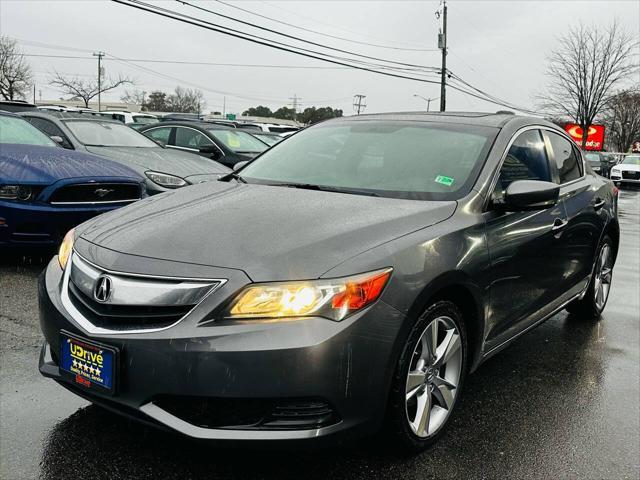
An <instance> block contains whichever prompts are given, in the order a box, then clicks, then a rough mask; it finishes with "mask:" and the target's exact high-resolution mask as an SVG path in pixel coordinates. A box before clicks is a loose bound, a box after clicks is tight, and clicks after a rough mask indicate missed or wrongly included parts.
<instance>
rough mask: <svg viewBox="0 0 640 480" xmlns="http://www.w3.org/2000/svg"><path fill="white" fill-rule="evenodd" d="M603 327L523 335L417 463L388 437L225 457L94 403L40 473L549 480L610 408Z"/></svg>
mask: <svg viewBox="0 0 640 480" xmlns="http://www.w3.org/2000/svg"><path fill="white" fill-rule="evenodd" d="M603 328H604V327H603V325H602V324H601V323H597V322H594V321H587V320H584V321H583V320H581V319H577V318H574V317H572V316H567V315H566V314H564V313H561V314H558V315H557V316H556V317H555V318H553V319H552V320H550V321H549V322H547V323H546V324H545V325H543V326H542V327H540V328H538V329H536V330H534V331H532V332H530V333H528V334H526V335H525V336H523V337H522V338H521V339H520V340H519V341H518V342H516V343H515V344H514V345H513V346H511V347H510V348H509V349H507V350H505V351H504V352H502V353H500V354H498V355H497V356H496V357H494V358H493V359H491V360H489V361H488V362H487V363H485V364H484V365H483V366H481V367H480V369H479V370H478V371H477V372H476V373H474V374H472V375H471V376H469V377H468V380H467V385H466V388H465V392H464V394H463V395H462V397H461V399H460V402H461V403H460V405H459V406H460V408H459V410H458V412H457V415H456V416H455V417H454V418H453V419H452V423H451V425H450V428H449V430H448V431H447V432H446V433H445V435H444V436H443V437H442V438H441V440H440V441H439V442H438V443H437V444H436V445H435V446H434V447H433V448H431V449H430V450H428V451H426V452H424V453H422V454H419V455H416V456H408V455H405V454H402V453H400V452H399V451H398V450H397V449H394V445H389V443H388V440H386V439H385V437H384V436H383V435H378V436H375V437H372V438H368V439H364V440H360V441H358V442H356V443H352V444H349V445H342V446H335V447H331V448H322V449H320V448H313V449H305V450H298V449H297V450H290V449H289V450H284V449H281V448H278V449H273V448H269V449H266V448H254V447H251V448H250V447H249V446H246V445H242V446H239V447H233V448H228V447H224V446H220V445H219V444H210V443H203V442H197V441H193V440H190V439H188V438H185V437H182V436H179V435H176V434H172V433H168V432H165V431H160V430H156V429H154V428H150V427H146V426H142V425H139V424H137V423H135V422H132V421H130V420H127V419H125V418H122V417H120V416H118V415H116V414H113V413H111V412H108V411H106V410H103V409H102V408H100V407H97V406H93V405H92V406H89V407H86V408H83V409H80V410H78V411H77V412H75V413H74V414H73V415H71V416H69V417H68V418H66V419H64V420H62V421H61V422H59V423H58V424H57V425H56V426H55V427H54V428H53V429H52V430H51V431H50V432H49V435H48V436H47V438H46V439H45V445H44V450H43V456H42V459H41V463H40V467H41V475H42V477H43V478H70V477H77V478H91V479H93V480H96V479H102V478H105V479H107V478H108V479H115V478H128V479H129V478H131V479H134V478H136V479H137V478H158V479H160V478H161V479H173V478H180V479H186V478H189V479H191V478H212V479H217V478H225V479H227V478H234V479H244V478H278V479H283V478H305V479H310V478H314V479H315V478H321V479H327V478H331V479H335V478H348V479H356V478H400V477H402V478H431V477H433V478H471V477H473V478H477V475H478V470H477V468H478V463H480V464H482V465H483V469H482V474H483V478H523V477H525V476H527V474H528V473H529V472H531V471H538V473H540V472H539V470H536V463H537V462H539V461H540V456H542V457H544V456H545V452H546V451H549V449H555V450H554V451H555V452H556V453H557V451H558V450H559V449H560V450H562V449H566V450H567V455H569V454H570V453H571V452H570V450H571V435H572V433H571V432H572V431H574V430H575V428H576V425H580V424H581V423H582V422H584V421H585V417H589V416H591V415H597V412H592V411H591V410H592V409H593V408H594V407H593V405H597V404H599V403H601V400H600V399H598V398H597V397H598V396H599V395H600V392H601V389H600V388H595V386H597V385H598V384H599V383H601V382H602V381H603V380H602V379H603V377H604V373H603V372H604V368H605V362H606V358H607V357H606V355H605V354H604V353H603V350H605V347H604V343H603V342H601V341H600V338H601V336H602V335H603ZM587 344H589V348H585V347H586V346H587ZM576 399H577V400H576ZM576 403H577V405H576ZM568 406H570V407H571V408H568ZM536 444H537V445H538V446H535V445H536ZM524 445H526V447H525V446H524ZM532 445H534V446H532ZM525 452H526V455H525V454H524V453H525ZM532 452H533V453H534V454H532ZM443 472H446V473H444V474H443Z"/></svg>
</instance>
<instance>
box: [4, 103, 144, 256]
mask: <svg viewBox="0 0 640 480" xmlns="http://www.w3.org/2000/svg"><path fill="white" fill-rule="evenodd" d="M143 196H145V184H144V180H143V178H142V177H141V176H140V175H138V174H137V173H136V172H135V171H133V170H131V169H130V168H128V167H126V166H124V165H121V164H119V163H117V162H112V161H110V160H106V159H104V158H101V157H98V156H96V155H91V154H88V153H83V152H73V151H70V150H65V149H64V148H61V147H60V146H58V145H57V144H56V143H55V142H54V141H53V140H51V139H50V138H49V137H47V136H46V135H45V134H44V133H42V132H41V131H40V130H38V129H37V128H35V127H34V126H32V125H30V124H29V123H28V122H27V121H25V120H24V119H22V118H20V117H19V116H17V115H14V114H9V113H0V248H1V247H6V246H12V247H18V246H21V247H33V246H37V247H43V246H45V247H46V246H57V245H58V244H59V243H60V240H61V239H62V237H63V236H64V234H65V233H66V232H67V230H69V228H72V227H74V226H76V225H78V224H80V223H82V222H84V221H85V220H88V219H90V218H92V217H94V216H96V215H99V214H101V213H104V212H108V211H110V210H113V209H115V208H119V207H122V206H123V205H127V204H129V203H132V202H135V201H136V200H139V199H140V198H142V197H143Z"/></svg>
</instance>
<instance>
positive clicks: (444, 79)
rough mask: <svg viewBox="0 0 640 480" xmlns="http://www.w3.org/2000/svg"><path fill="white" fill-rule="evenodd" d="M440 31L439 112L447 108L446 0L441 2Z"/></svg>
mask: <svg viewBox="0 0 640 480" xmlns="http://www.w3.org/2000/svg"><path fill="white" fill-rule="evenodd" d="M442 7H443V8H442V10H443V12H442V15H443V16H442V31H441V33H439V34H438V48H439V49H440V50H442V70H441V71H440V111H441V112H444V111H445V109H446V107H447V97H446V95H447V92H446V84H447V0H442ZM436 18H438V19H439V18H440V10H438V11H437V12H436Z"/></svg>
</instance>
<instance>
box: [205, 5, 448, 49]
mask: <svg viewBox="0 0 640 480" xmlns="http://www.w3.org/2000/svg"><path fill="white" fill-rule="evenodd" d="M214 1H215V2H218V3H220V4H222V5H226V6H227V7H230V8H235V9H236V10H240V11H242V12H245V13H248V14H250V15H254V16H256V17H260V18H264V19H266V20H271V21H272V22H276V23H279V24H281V25H286V26H288V27H292V28H295V29H297V30H302V31H304V32H309V33H314V34H316V35H322V36H323V37H328V38H333V39H335V40H342V41H345V42H349V43H356V44H358V45H366V46H368V47H378V48H387V49H391V50H405V51H410V52H437V51H438V50H437V49H424V48H402V47H392V46H390V45H379V44H375V43H369V42H360V41H358V40H353V39H350V38H345V37H338V36H336V35H329V34H328V33H324V32H319V31H317V30H312V29H310V28H305V27H300V26H298V25H295V24H293V23H287V22H283V21H282V20H278V19H277V18H272V17H268V16H266V15H262V14H259V13H256V12H253V11H251V10H247V9H246V8H242V7H238V6H237V5H232V4H230V3H227V2H223V1H222V0H214Z"/></svg>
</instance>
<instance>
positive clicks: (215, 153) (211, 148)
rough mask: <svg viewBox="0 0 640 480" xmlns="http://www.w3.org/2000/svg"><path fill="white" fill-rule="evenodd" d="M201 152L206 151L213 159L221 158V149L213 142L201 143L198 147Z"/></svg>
mask: <svg viewBox="0 0 640 480" xmlns="http://www.w3.org/2000/svg"><path fill="white" fill-rule="evenodd" d="M198 151H199V152H200V153H204V154H205V155H207V156H209V157H211V158H212V159H213V160H217V159H218V158H220V149H218V147H217V146H215V145H214V144H213V143H208V144H206V145H201V146H200V148H199V149H198Z"/></svg>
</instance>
